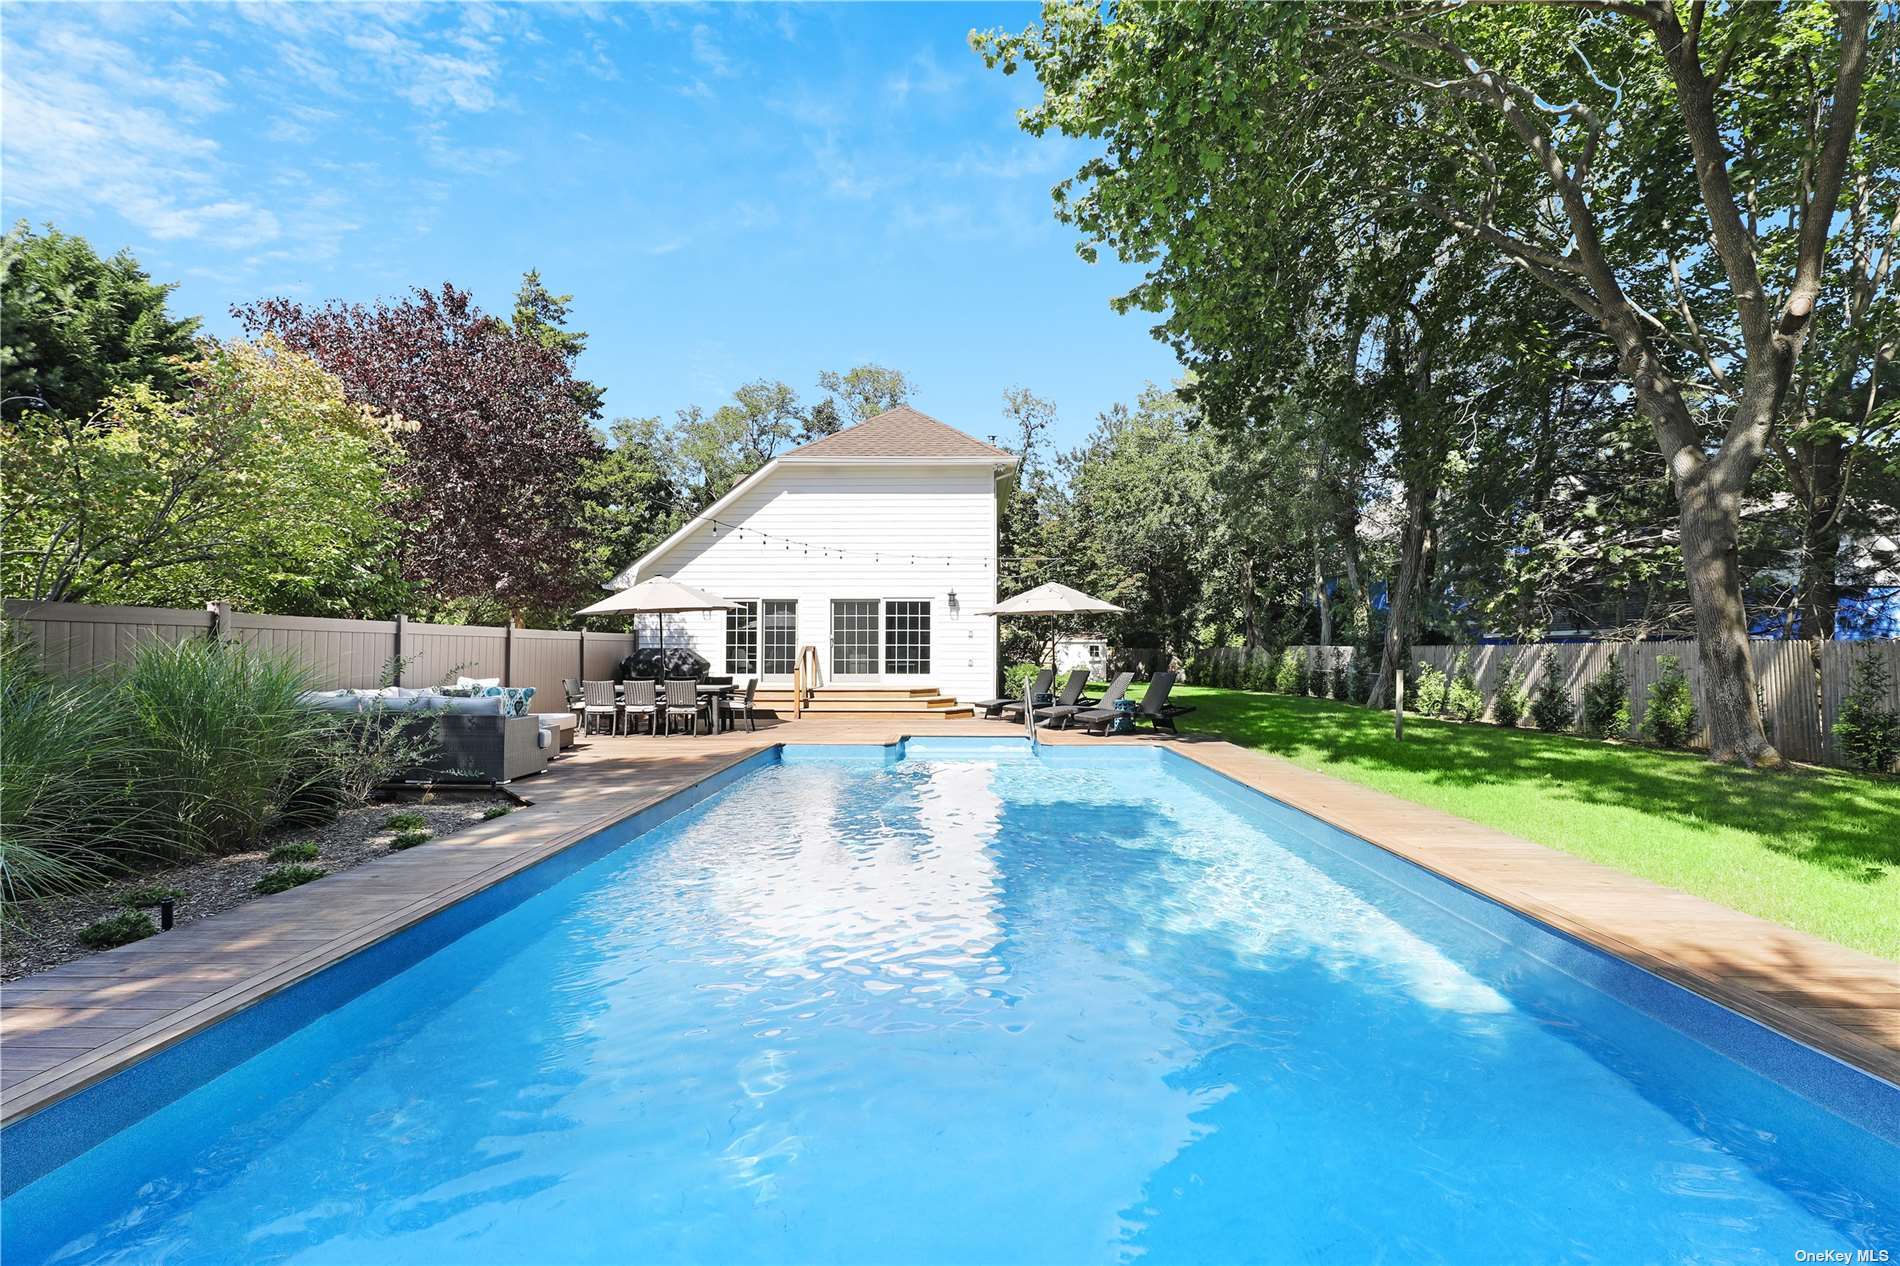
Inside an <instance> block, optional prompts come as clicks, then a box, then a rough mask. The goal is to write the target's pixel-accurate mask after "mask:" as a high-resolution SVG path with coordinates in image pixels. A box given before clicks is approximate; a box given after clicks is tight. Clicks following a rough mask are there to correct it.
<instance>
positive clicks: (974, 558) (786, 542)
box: [700, 515, 990, 568]
mask: <svg viewBox="0 0 1900 1266" xmlns="http://www.w3.org/2000/svg"><path fill="white" fill-rule="evenodd" d="M700 517H701V518H703V519H704V520H705V521H706V522H707V523H708V524H709V525H710V526H711V528H712V536H713V537H714V539H717V538H718V536H719V529H720V528H722V527H723V528H725V529H727V531H728V533H729V535H730V536H731V537H732V539H734V540H739V541H743V540H744V539H745V535H746V533H748V532H750V533H751V534H752V535H753V536H754V537H756V538H757V539H758V542H759V548H760V549H766V548H768V547H769V546H770V545H771V544H773V543H774V542H776V543H777V544H778V545H779V546H780V548H782V549H784V550H785V552H786V553H788V554H789V553H790V552H791V551H792V548H793V547H794V546H796V547H797V548H798V549H799V551H800V552H801V553H802V554H804V555H805V556H807V557H809V556H810V555H811V552H812V551H813V550H814V549H815V550H817V551H818V556H819V557H820V558H838V559H849V558H853V557H857V558H862V557H863V554H861V553H858V552H856V551H853V550H848V549H845V548H843V547H841V546H837V545H826V544H823V543H820V542H816V541H805V540H800V539H798V538H796V537H791V536H780V535H778V534H777V533H774V532H762V531H760V530H759V529H758V528H755V527H750V526H741V525H740V524H737V523H729V522H727V521H726V520H724V519H717V518H713V517H712V516H710V515H702V516H700ZM899 558H902V559H903V560H904V561H905V562H907V563H908V564H909V565H910V566H912V567H915V566H917V565H918V564H920V563H931V562H935V561H938V560H942V562H943V565H944V566H945V567H946V568H955V566H956V565H957V564H958V563H959V562H963V563H975V564H988V563H989V561H990V556H989V555H988V554H903V555H893V561H896V560H897V559H899ZM871 561H872V563H873V564H874V565H878V566H881V565H882V564H883V562H884V555H883V553H882V552H881V551H872V553H871Z"/></svg>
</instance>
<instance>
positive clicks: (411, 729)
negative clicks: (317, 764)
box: [321, 659, 1035, 808]
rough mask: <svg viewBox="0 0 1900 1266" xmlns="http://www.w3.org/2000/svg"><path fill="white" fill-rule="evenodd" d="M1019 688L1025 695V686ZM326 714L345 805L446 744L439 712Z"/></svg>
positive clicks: (388, 674) (333, 778)
mask: <svg viewBox="0 0 1900 1266" xmlns="http://www.w3.org/2000/svg"><path fill="white" fill-rule="evenodd" d="M405 662H406V661H403V660H395V659H392V660H390V661H389V662H388V663H387V664H385V665H384V666H383V677H382V680H383V684H384V685H385V686H388V685H393V684H395V680H396V678H397V676H398V675H399V674H400V672H401V670H402V668H403V665H404V663H405ZM1012 671H1013V670H1012ZM1030 671H1031V673H1032V674H1033V673H1034V671H1035V668H1034V666H1033V665H1031V667H1030ZM1016 689H1017V692H1018V693H1019V694H1020V693H1021V691H1022V687H1021V686H1020V685H1018V686H1017V688H1016ZM322 715H323V717H324V718H325V723H326V731H325V734H324V740H323V743H322V748H321V755H322V761H323V768H324V775H323V785H324V787H325V788H326V789H327V790H328V791H329V793H330V794H331V797H332V798H333V800H334V801H335V802H336V803H337V804H338V805H340V806H347V807H351V808H360V807H361V806H363V805H366V804H368V803H369V799H370V797H371V796H373V795H375V794H376V789H377V788H378V787H381V786H383V785H384V784H385V783H391V782H394V781H396V780H397V779H399V778H401V777H402V776H403V775H404V774H407V773H409V772H410V771H411V770H415V769H418V768H424V767H427V766H428V765H429V764H430V763H431V762H432V761H434V760H435V759H436V754H437V753H438V752H439V751H440V750H441V747H442V718H441V716H440V715H439V714H433V715H432V714H427V713H416V712H391V711H389V709H388V708H386V707H385V706H384V705H383V704H382V703H381V702H380V701H378V702H375V703H372V704H370V705H369V706H368V707H367V708H365V709H364V710H363V711H361V712H326V713H323V714H322Z"/></svg>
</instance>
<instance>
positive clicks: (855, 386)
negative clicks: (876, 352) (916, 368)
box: [818, 364, 917, 423]
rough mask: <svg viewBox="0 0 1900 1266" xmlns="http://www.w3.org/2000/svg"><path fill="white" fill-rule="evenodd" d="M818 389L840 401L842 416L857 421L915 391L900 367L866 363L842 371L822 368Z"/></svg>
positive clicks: (884, 408)
mask: <svg viewBox="0 0 1900 1266" xmlns="http://www.w3.org/2000/svg"><path fill="white" fill-rule="evenodd" d="M818 389H819V390H820V391H823V392H826V393H828V394H829V395H830V396H832V397H835V398H836V399H838V400H840V401H842V402H843V404H844V413H845V416H847V417H849V418H850V419H851V421H852V422H854V423H857V422H862V421H864V419H866V418H870V417H876V416H877V415H878V414H880V413H884V412H886V411H887V410H890V409H895V408H896V407H897V406H898V405H900V404H903V403H905V402H906V401H908V400H909V399H910V398H911V396H912V395H913V394H915V393H916V390H917V385H916V384H915V383H913V382H912V381H911V380H910V377H909V375H907V374H905V373H904V371H903V370H901V369H887V368H885V367H884V366H882V365H870V364H866V365H859V366H857V367H856V368H853V369H849V370H846V371H845V372H844V373H842V374H841V373H838V372H837V371H835V370H830V369H827V370H824V371H822V372H821V373H820V374H819V375H818ZM835 407H836V406H834V408H835Z"/></svg>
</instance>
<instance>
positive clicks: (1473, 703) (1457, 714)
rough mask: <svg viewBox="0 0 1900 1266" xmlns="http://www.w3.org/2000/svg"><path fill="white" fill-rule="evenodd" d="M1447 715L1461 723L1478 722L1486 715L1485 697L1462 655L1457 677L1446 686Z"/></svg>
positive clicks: (1459, 658)
mask: <svg viewBox="0 0 1900 1266" xmlns="http://www.w3.org/2000/svg"><path fill="white" fill-rule="evenodd" d="M1445 714H1446V715H1447V716H1450V717H1452V718H1454V719H1455V720H1459V721H1476V720H1477V719H1478V718H1479V717H1481V716H1483V715H1484V695H1483V693H1482V692H1481V691H1479V689H1478V679H1477V677H1476V676H1474V675H1473V674H1472V671H1471V668H1470V666H1469V665H1468V664H1467V663H1466V662H1465V657H1464V656H1463V655H1462V654H1461V655H1459V657H1458V669H1457V673H1456V675H1454V676H1453V677H1452V678H1451V679H1450V680H1449V681H1448V682H1447V683H1446V685H1445Z"/></svg>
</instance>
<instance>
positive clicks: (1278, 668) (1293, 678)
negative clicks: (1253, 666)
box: [1273, 646, 1306, 695]
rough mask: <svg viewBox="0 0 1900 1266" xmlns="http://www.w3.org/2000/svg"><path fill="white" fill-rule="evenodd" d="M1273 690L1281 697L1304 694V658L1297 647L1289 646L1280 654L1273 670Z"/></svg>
mask: <svg viewBox="0 0 1900 1266" xmlns="http://www.w3.org/2000/svg"><path fill="white" fill-rule="evenodd" d="M1273 688H1274V689H1275V690H1277V691H1279V692H1280V693H1281V694H1283V695H1303V694H1305V693H1306V656H1305V655H1304V654H1303V653H1302V652H1301V651H1300V649H1299V648H1298V647H1294V646H1289V647H1287V648H1286V649H1285V650H1283V651H1281V652H1280V661H1279V663H1277V664H1276V665H1274V669H1273Z"/></svg>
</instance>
